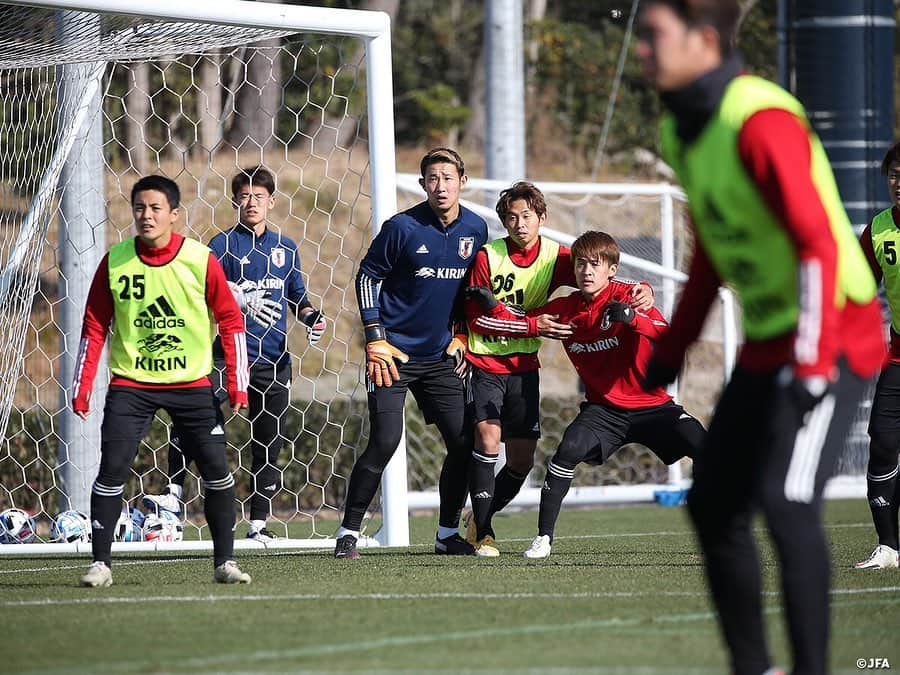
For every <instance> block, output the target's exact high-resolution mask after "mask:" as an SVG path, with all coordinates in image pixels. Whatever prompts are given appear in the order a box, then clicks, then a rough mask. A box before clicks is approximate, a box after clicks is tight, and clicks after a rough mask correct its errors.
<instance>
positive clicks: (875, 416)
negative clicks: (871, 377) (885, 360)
mask: <svg viewBox="0 0 900 675" xmlns="http://www.w3.org/2000/svg"><path fill="white" fill-rule="evenodd" d="M869 436H871V437H873V438H875V439H876V440H877V439H884V438H888V439H900V363H889V364H888V365H887V367H886V368H885V369H884V370H882V371H881V375H880V376H879V377H878V384H876V385H875V397H874V398H873V400H872V413H871V415H870V417H869ZM892 445H894V444H893V443H892ZM885 449H886V450H887V449H890V450H894V449H895V448H885Z"/></svg>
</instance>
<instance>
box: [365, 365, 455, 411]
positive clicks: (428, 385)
mask: <svg viewBox="0 0 900 675" xmlns="http://www.w3.org/2000/svg"><path fill="white" fill-rule="evenodd" d="M454 368H455V364H454V361H453V359H450V358H447V359H442V360H440V361H410V362H409V363H403V364H398V366H397V370H398V371H399V372H400V379H399V380H397V381H396V382H394V383H393V384H392V385H391V386H390V387H376V386H374V385H372V384H371V383H369V397H368V398H369V412H370V414H376V413H385V412H401V413H402V412H403V405H404V403H405V401H406V392H407V391H410V392H412V395H413V397H415V399H416V403H417V404H418V406H419V409H420V410H421V411H422V415H423V416H424V417H425V423H426V424H435V423H437V422H438V420H441V419H447V418H455V417H456V416H457V415H460V414H465V413H466V412H468V411H469V407H468V406H467V403H466V390H465V386H464V384H463V381H462V379H460V377H459V376H458V375H457V374H456V373H455V372H454Z"/></svg>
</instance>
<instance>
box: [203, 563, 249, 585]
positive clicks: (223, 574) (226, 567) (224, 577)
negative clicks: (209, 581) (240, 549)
mask: <svg viewBox="0 0 900 675" xmlns="http://www.w3.org/2000/svg"><path fill="white" fill-rule="evenodd" d="M213 579H215V582H216V583H217V584H249V583H250V582H251V581H252V579H251V578H250V575H249V574H247V573H246V572H241V568H240V567H238V566H237V563H236V562H234V560H226V561H225V562H223V563H222V564H221V565H219V566H218V567H217V568H216V571H215V573H214V574H213Z"/></svg>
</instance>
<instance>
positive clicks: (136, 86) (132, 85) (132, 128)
mask: <svg viewBox="0 0 900 675" xmlns="http://www.w3.org/2000/svg"><path fill="white" fill-rule="evenodd" d="M128 76H129V82H128V90H127V91H126V93H125V110H126V113H127V116H128V122H127V130H126V132H125V133H126V140H127V142H128V159H129V162H130V163H131V166H132V167H133V168H134V170H135V171H136V172H137V173H138V174H139V175H141V176H143V175H144V174H146V173H147V164H148V162H147V143H146V140H145V139H146V136H145V131H146V126H147V119H148V115H149V112H150V67H149V65H148V64H147V62H146V61H136V62H134V63H132V64H131V69H130V70H129V71H128Z"/></svg>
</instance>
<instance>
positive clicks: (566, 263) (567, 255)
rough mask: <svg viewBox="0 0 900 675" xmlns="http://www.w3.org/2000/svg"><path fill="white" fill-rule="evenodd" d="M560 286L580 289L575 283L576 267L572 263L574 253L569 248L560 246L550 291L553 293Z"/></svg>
mask: <svg viewBox="0 0 900 675" xmlns="http://www.w3.org/2000/svg"><path fill="white" fill-rule="evenodd" d="M560 286H571V287H572V288H578V285H577V284H576V282H575V265H574V264H573V263H572V251H571V249H569V247H568V246H560V247H559V253H558V254H557V255H556V265H554V267H553V278H552V279H551V280H550V290H549V291H548V293H552V292H553V291H555V290H556V289H557V288H559V287H560Z"/></svg>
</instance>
